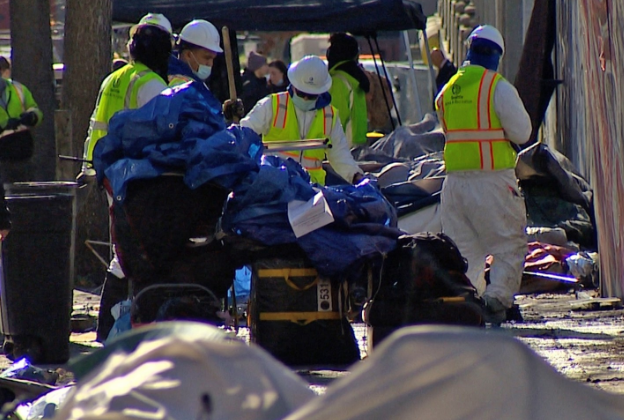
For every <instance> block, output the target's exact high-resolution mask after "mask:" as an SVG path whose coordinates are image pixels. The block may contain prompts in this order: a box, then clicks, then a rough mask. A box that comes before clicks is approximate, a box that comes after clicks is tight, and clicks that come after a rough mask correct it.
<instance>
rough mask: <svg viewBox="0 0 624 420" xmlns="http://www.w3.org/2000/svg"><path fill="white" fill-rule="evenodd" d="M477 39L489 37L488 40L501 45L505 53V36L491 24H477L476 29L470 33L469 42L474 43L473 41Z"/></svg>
mask: <svg viewBox="0 0 624 420" xmlns="http://www.w3.org/2000/svg"><path fill="white" fill-rule="evenodd" d="M475 39H487V40H488V41H492V42H493V43H495V44H496V45H498V46H499V47H500V49H501V50H502V51H503V54H505V41H504V40H503V36H502V35H501V33H500V32H498V29H496V28H495V27H493V26H491V25H481V26H477V27H476V28H475V29H474V31H472V32H471V33H470V35H468V44H469V45H472V41H474V40H475Z"/></svg>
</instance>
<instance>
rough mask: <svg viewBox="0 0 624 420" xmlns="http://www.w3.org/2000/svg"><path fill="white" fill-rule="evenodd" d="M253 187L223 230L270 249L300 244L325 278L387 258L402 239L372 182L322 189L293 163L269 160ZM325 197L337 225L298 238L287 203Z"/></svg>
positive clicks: (237, 198)
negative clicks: (319, 195)
mask: <svg viewBox="0 0 624 420" xmlns="http://www.w3.org/2000/svg"><path fill="white" fill-rule="evenodd" d="M253 178H254V179H253V182H252V183H251V184H250V185H244V186H242V188H241V190H239V191H237V190H236V189H235V190H234V193H233V194H232V195H231V197H230V198H229V199H228V202H227V205H226V207H225V210H224V213H223V217H222V220H221V228H222V229H223V230H224V231H225V232H228V233H231V234H236V235H240V236H243V237H246V238H251V239H254V240H256V241H257V242H260V243H262V244H264V245H266V246H271V245H281V244H289V243H293V244H295V243H296V244H298V245H299V246H300V247H301V249H302V250H303V251H304V252H305V254H306V256H307V257H308V258H309V259H310V261H311V262H312V263H313V264H314V266H315V268H316V269H317V271H318V272H319V273H320V274H321V275H324V276H329V277H331V276H335V275H339V274H341V273H343V272H344V271H345V270H346V269H347V268H348V267H349V266H351V265H352V264H353V263H355V262H356V261H358V260H360V259H362V258H366V257H371V256H378V255H381V254H385V253H388V252H390V251H391V250H393V249H394V248H395V246H396V239H397V238H398V237H399V236H400V235H401V234H403V232H401V231H400V230H398V229H397V228H396V224H397V216H396V211H395V210H394V208H393V207H392V205H391V204H390V203H389V202H388V201H387V200H386V199H385V198H384V196H383V195H382V194H381V192H380V191H379V189H378V188H377V187H376V186H375V185H374V182H373V181H372V180H370V179H365V180H364V181H362V182H361V183H359V184H358V185H355V186H354V185H340V186H334V187H320V186H318V185H311V184H310V183H309V176H308V174H307V173H306V172H305V171H303V170H302V168H301V166H299V164H298V163H297V162H295V161H293V160H292V159H287V160H283V159H281V158H279V157H274V156H271V157H265V159H263V164H262V165H261V167H260V171H259V173H258V175H257V176H255V177H253ZM318 190H320V191H322V192H323V195H324V197H325V199H326V200H327V203H328V206H329V208H330V209H331V211H332V214H333V216H334V220H335V221H334V222H333V223H331V224H329V225H327V226H324V227H322V228H320V229H317V230H314V231H312V232H310V233H308V234H307V235H304V236H301V237H299V238H297V237H296V236H295V234H294V232H293V230H292V228H291V226H290V223H289V221H288V202H290V201H292V200H300V201H307V200H309V199H311V198H312V197H313V196H314V195H315V194H316V193H317V191H318Z"/></svg>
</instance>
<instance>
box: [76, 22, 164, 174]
mask: <svg viewBox="0 0 624 420" xmlns="http://www.w3.org/2000/svg"><path fill="white" fill-rule="evenodd" d="M171 37H172V31H171V23H169V20H168V19H167V18H166V17H164V16H163V15H161V14H158V13H149V14H147V15H145V16H144V17H143V18H141V20H140V21H139V23H138V24H137V25H135V26H133V27H132V29H131V30H130V42H129V44H128V50H129V53H130V63H129V64H128V65H126V66H123V67H121V68H120V69H119V70H117V71H114V72H113V73H111V74H110V75H109V76H108V77H107V78H106V79H104V81H103V82H102V85H101V87H100V93H99V96H98V99H97V103H96V105H95V110H94V111H93V116H92V118H91V124H90V126H89V133H88V136H87V139H86V141H85V147H84V160H85V164H84V165H83V171H84V170H87V171H88V172H91V174H93V173H92V169H91V168H92V167H93V165H92V164H91V161H92V160H93V149H94V148H95V145H96V144H97V141H98V140H99V139H100V138H102V137H104V136H105V135H106V134H107V132H108V121H109V120H110V119H111V117H112V116H113V115H114V114H115V113H116V112H118V111H121V110H124V109H134V108H140V107H141V106H143V105H144V104H146V103H147V102H149V101H150V100H151V99H152V98H154V97H155V96H157V95H158V94H160V93H161V92H162V91H163V90H164V89H166V87H167V83H166V82H165V80H167V63H168V60H169V56H170V55H171Z"/></svg>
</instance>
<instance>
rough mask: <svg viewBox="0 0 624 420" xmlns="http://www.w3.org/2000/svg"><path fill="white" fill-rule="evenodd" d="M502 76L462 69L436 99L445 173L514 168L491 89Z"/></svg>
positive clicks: (466, 67)
mask: <svg viewBox="0 0 624 420" xmlns="http://www.w3.org/2000/svg"><path fill="white" fill-rule="evenodd" d="M502 79H503V76H501V75H500V74H498V73H497V72H495V71H491V70H487V69H485V68H483V67H481V66H465V67H462V68H460V70H459V72H458V73H457V74H456V75H455V76H453V77H452V78H451V80H449V82H448V83H447V84H446V85H445V86H444V88H443V89H442V92H440V94H439V95H438V97H437V99H436V110H437V111H438V115H439V116H440V121H441V122H442V128H443V129H444V133H445V134H446V145H445V146H444V163H445V165H446V171H447V172H452V171H496V170H501V169H512V168H515V167H516V152H515V150H514V149H513V148H512V147H511V143H510V142H509V140H507V139H506V138H505V132H504V131H503V128H502V125H501V122H500V119H499V118H498V116H497V115H496V112H495V111H494V90H495V89H496V85H497V84H498V82H499V81H500V80H502Z"/></svg>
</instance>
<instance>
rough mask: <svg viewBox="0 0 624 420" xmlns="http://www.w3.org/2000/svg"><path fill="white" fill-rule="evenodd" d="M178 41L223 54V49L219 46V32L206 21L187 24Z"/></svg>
mask: <svg viewBox="0 0 624 420" xmlns="http://www.w3.org/2000/svg"><path fill="white" fill-rule="evenodd" d="M179 39H180V40H182V41H184V42H188V43H189V44H193V45H197V46H198V47H202V48H205V49H207V50H210V51H213V52H216V53H221V52H223V49H222V48H221V47H220V46H219V42H220V41H221V37H220V36H219V31H218V30H217V28H216V27H215V26H214V25H213V24H212V23H210V22H208V21H207V20H194V21H192V22H189V23H188V24H187V25H186V26H185V27H184V28H182V32H180V38H179Z"/></svg>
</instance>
